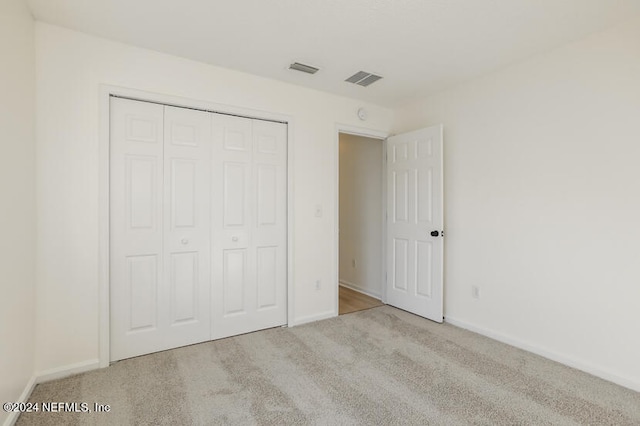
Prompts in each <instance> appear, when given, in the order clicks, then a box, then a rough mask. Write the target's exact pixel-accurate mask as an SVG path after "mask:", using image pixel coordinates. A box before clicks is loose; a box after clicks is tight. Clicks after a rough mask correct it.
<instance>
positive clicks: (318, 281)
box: [316, 280, 320, 290]
mask: <svg viewBox="0 0 640 426" xmlns="http://www.w3.org/2000/svg"><path fill="white" fill-rule="evenodd" d="M316 290H320V280H316Z"/></svg>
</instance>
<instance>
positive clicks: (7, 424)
mask: <svg viewBox="0 0 640 426" xmlns="http://www.w3.org/2000/svg"><path fill="white" fill-rule="evenodd" d="M35 387H36V376H31V378H30V379H29V381H28V382H27V385H26V386H25V387H24V390H23V391H22V393H21V394H20V398H18V400H17V401H12V402H27V401H28V400H29V397H30V396H31V392H33V388H35ZM2 402H5V401H2ZM19 415H20V413H14V412H12V413H9V416H8V417H7V418H6V419H5V421H4V426H13V425H14V424H15V423H16V422H17V421H18V416H19Z"/></svg>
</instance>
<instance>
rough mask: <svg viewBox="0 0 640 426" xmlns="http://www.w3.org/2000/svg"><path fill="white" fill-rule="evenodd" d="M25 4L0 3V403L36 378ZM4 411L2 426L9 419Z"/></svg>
mask: <svg viewBox="0 0 640 426" xmlns="http://www.w3.org/2000/svg"><path fill="white" fill-rule="evenodd" d="M33 30H34V23H33V19H32V17H31V14H30V12H29V11H28V9H27V6H26V4H25V2H24V1H22V0H3V1H1V2H0V55H2V66H0V194H2V197H0V235H1V236H2V238H0V294H1V296H0V401H2V402H6V401H17V400H18V397H19V396H20V394H21V393H22V391H23V390H24V389H25V386H26V385H27V383H28V381H29V379H30V378H31V376H32V375H33V365H34V364H33V362H34V334H35V311H34V307H35V302H34V301H35V296H34V287H35V238H36V237H35V235H36V230H35V135H34V131H35V45H34V36H33ZM7 417H8V416H7V413H5V412H4V411H0V424H1V423H3V422H4V420H5V419H6V418H7Z"/></svg>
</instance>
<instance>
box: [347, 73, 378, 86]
mask: <svg viewBox="0 0 640 426" xmlns="http://www.w3.org/2000/svg"><path fill="white" fill-rule="evenodd" d="M381 78H382V77H380V76H379V75H375V74H371V73H370V72H366V71H358V72H357V73H355V74H354V75H352V76H351V77H349V78H348V79H346V80H345V81H348V82H349V83H354V84H358V85H360V86H364V87H367V86H368V85H370V84H372V83H375V82H376V81H378V80H380V79H381Z"/></svg>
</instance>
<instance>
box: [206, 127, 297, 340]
mask: <svg viewBox="0 0 640 426" xmlns="http://www.w3.org/2000/svg"><path fill="white" fill-rule="evenodd" d="M213 140H214V143H213V146H214V152H213V157H212V158H213V160H212V161H213V175H212V187H213V197H214V199H215V200H219V202H216V203H214V204H213V206H212V221H211V223H212V241H213V245H212V255H213V257H212V262H213V291H212V305H213V318H212V337H213V338H214V339H218V338H223V337H227V336H232V335H236V334H241V333H247V332H250V331H255V330H260V329H264V328H269V327H276V326H279V325H284V324H285V323H286V311H287V309H286V303H287V296H286V282H287V276H286V273H287V272H286V271H287V263H286V262H287V260H286V255H287V247H286V235H287V233H286V223H287V217H286V202H287V182H286V164H287V163H286V161H287V160H286V158H287V153H286V150H287V129H286V125H285V124H281V123H273V122H266V121H261V120H250V119H245V118H240V117H233V116H227V115H221V114H214V116H213Z"/></svg>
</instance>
